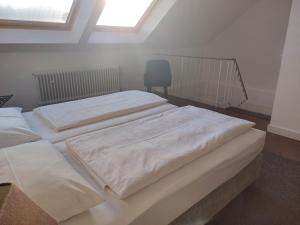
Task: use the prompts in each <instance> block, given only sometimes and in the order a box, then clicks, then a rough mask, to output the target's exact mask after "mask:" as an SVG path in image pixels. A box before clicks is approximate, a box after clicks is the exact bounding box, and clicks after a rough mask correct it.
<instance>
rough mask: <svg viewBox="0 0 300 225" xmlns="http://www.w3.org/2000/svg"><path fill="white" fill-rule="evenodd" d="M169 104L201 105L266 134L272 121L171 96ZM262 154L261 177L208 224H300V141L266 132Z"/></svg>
mask: <svg viewBox="0 0 300 225" xmlns="http://www.w3.org/2000/svg"><path fill="white" fill-rule="evenodd" d="M170 102H171V103H172V104H175V105H178V106H185V105H195V106H200V107H204V108H208V109H211V110H214V111H218V112H220V113H224V114H227V115H231V116H235V117H238V118H242V119H247V120H250V121H253V122H255V123H256V126H255V128H257V129H260V130H264V131H266V130H267V126H268V124H269V122H270V118H268V117H267V116H264V115H259V114H253V113H249V112H246V111H241V110H234V109H228V110H224V109H216V108H214V107H211V106H207V105H203V104H199V103H196V102H193V101H188V100H184V99H178V98H174V97H170ZM263 154H264V161H263V167H262V172H261V176H260V178H259V179H258V180H257V181H256V182H255V183H253V184H252V185H251V186H249V187H248V188H247V189H246V190H245V191H244V192H242V193H241V194H240V195H238V196H237V197H236V198H235V199H234V200H233V201H232V202H231V203H230V204H229V205H227V206H226V207H225V208H224V209H223V210H221V212H219V213H218V214H217V215H216V216H215V218H214V219H213V220H212V221H210V222H209V224H208V225H300V142H299V141H295V140H292V139H289V138H285V137H282V136H279V135H276V134H272V133H267V137H266V143H265V147H264V150H263ZM182 224H183V225H187V224H186V223H182ZM189 225H198V224H196V223H195V224H189Z"/></svg>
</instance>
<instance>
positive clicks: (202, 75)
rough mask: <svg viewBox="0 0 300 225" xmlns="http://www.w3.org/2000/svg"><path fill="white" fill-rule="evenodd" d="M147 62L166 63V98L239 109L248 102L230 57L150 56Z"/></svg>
mask: <svg viewBox="0 0 300 225" xmlns="http://www.w3.org/2000/svg"><path fill="white" fill-rule="evenodd" d="M151 59H164V60H168V61H169V63H170V67H171V70H172V85H171V87H170V89H169V93H170V95H173V96H177V97H181V98H185V99H190V100H194V101H198V102H201V103H205V104H209V105H213V106H216V107H222V108H227V107H230V106H234V107H239V106H241V105H242V104H244V103H245V102H246V101H247V100H248V95H247V91H246V88H245V84H244V81H243V79H242V75H241V71H240V68H239V65H238V62H237V60H236V59H234V58H211V57H194V56H180V55H168V54H153V55H152V56H151ZM156 90H157V91H160V89H156Z"/></svg>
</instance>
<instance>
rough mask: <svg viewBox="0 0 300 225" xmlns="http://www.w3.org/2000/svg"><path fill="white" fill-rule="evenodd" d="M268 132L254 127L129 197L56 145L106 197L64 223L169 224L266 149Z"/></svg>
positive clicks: (80, 224)
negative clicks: (106, 186)
mask: <svg viewBox="0 0 300 225" xmlns="http://www.w3.org/2000/svg"><path fill="white" fill-rule="evenodd" d="M264 140H265V132H262V131H259V130H256V129H252V130H251V131H249V132H247V133H245V134H243V135H241V136H239V137H237V138H235V139H234V140H232V141H230V142H228V143H226V144H225V145H223V146H221V147H219V148H217V149H216V150H214V151H212V152H211V153H209V154H206V155H204V156H203V157H201V158H199V159H197V160H194V161H193V162H192V163H190V164H188V165H187V166H185V167H183V168H181V169H179V170H177V171H176V172H173V173H171V174H169V175H168V176H166V177H164V178H162V179H161V180H159V181H158V182H156V183H154V184H152V185H150V186H148V187H146V188H144V189H142V190H141V191H139V192H137V193H135V194H134V195H132V196H130V197H129V198H127V199H125V200H118V199H116V198H114V197H113V196H112V195H110V194H109V193H107V192H106V191H103V190H102V189H101V188H100V187H98V186H96V184H95V183H94V182H93V180H92V178H91V177H89V175H88V174H87V173H86V172H85V171H83V170H82V169H81V168H80V167H79V166H78V165H77V164H76V163H75V162H74V161H73V160H72V159H71V158H70V157H69V156H68V153H67V151H66V146H65V144H64V142H61V143H57V144H56V145H55V146H56V147H57V148H58V149H59V150H60V151H61V152H62V153H63V154H64V155H65V157H66V158H67V159H68V161H69V162H70V163H71V164H72V165H73V167H74V168H75V169H76V170H77V171H78V172H79V173H81V174H82V176H84V177H85V178H86V179H87V180H88V181H89V182H90V183H91V184H92V185H93V186H94V187H95V188H96V189H98V191H99V193H100V195H101V197H102V198H103V199H105V200H106V202H104V203H103V204H100V205H99V206H97V207H95V208H93V209H90V210H89V211H87V212H85V213H83V214H80V215H78V216H75V217H73V218H72V219H70V220H68V221H65V222H64V223H63V224H64V225H87V224H88V225H127V224H139V225H152V224H153V225H154V224H155V225H160V224H168V223H170V222H171V221H173V220H174V219H175V218H176V217H178V216H179V215H181V214H182V213H183V212H185V211H186V210H188V209H189V208H190V207H191V206H192V205H194V204H196V203H197V202H198V201H200V200H201V199H203V198H204V197H205V196H206V195H208V194H209V193H210V192H212V191H213V190H214V189H216V188H217V187H219V186H220V185H221V184H223V183H224V182H226V181H227V180H229V179H230V178H232V177H233V176H235V175H236V174H238V173H239V172H240V171H241V170H242V169H243V168H244V167H246V166H247V165H248V164H249V163H250V162H251V161H252V160H254V159H255V158H256V156H257V155H258V154H259V153H260V152H261V151H262V149H263V145H264Z"/></svg>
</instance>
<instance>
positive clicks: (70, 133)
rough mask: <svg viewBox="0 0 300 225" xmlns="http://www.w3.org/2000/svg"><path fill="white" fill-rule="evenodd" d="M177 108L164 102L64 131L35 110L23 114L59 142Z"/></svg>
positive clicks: (44, 134) (45, 136)
mask: <svg viewBox="0 0 300 225" xmlns="http://www.w3.org/2000/svg"><path fill="white" fill-rule="evenodd" d="M173 108H176V106H174V105H171V104H163V105H160V106H156V107H153V108H150V109H146V110H142V111H139V112H135V113H131V114H128V115H125V116H119V117H116V118H112V119H108V120H104V121H99V122H95V123H92V124H88V125H85V126H80V127H77V128H71V129H67V130H64V131H60V132H56V131H55V130H53V129H52V128H51V127H49V126H48V125H47V124H46V123H45V122H44V121H43V120H42V119H41V118H40V117H39V116H37V115H36V114H35V113H33V112H27V113H23V116H24V118H25V120H26V121H27V123H28V124H29V126H30V127H31V129H32V130H33V131H35V132H36V133H38V134H39V135H40V136H41V137H42V138H43V139H44V140H48V141H50V142H51V143H58V142H61V141H64V140H66V139H68V138H71V137H75V136H78V135H81V134H85V133H89V132H92V131H96V130H101V129H104V128H107V127H112V126H116V125H119V124H123V123H127V122H130V121H133V120H137V119H140V118H143V117H147V116H151V115H154V114H157V113H161V112H165V111H167V110H170V109H173Z"/></svg>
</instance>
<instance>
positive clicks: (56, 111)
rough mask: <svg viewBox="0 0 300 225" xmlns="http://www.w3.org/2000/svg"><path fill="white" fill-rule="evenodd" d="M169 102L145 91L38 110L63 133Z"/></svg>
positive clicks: (110, 95) (71, 102) (51, 124)
mask: <svg viewBox="0 0 300 225" xmlns="http://www.w3.org/2000/svg"><path fill="white" fill-rule="evenodd" d="M166 102H167V100H166V99H164V98H161V97H159V96H157V95H155V94H152V93H147V92H143V91H124V92H118V93H114V94H109V95H104V96H99V97H93V98H87V99H82V100H77V101H70V102H65V103H60V104H54V105H48V106H42V107H39V108H36V109H35V110H34V113H36V114H37V115H39V116H40V117H41V118H42V119H43V120H44V121H45V122H46V123H47V124H48V125H49V126H51V127H52V128H53V129H54V130H56V131H62V130H66V129H69V128H74V127H78V126H82V125H86V124H90V123H94V122H97V121H101V120H106V119H111V118H114V117H117V116H122V115H127V114H129V113H133V112H138V111H140V110H144V109H148V108H151V107H154V106H158V105H161V104H164V103H166Z"/></svg>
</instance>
